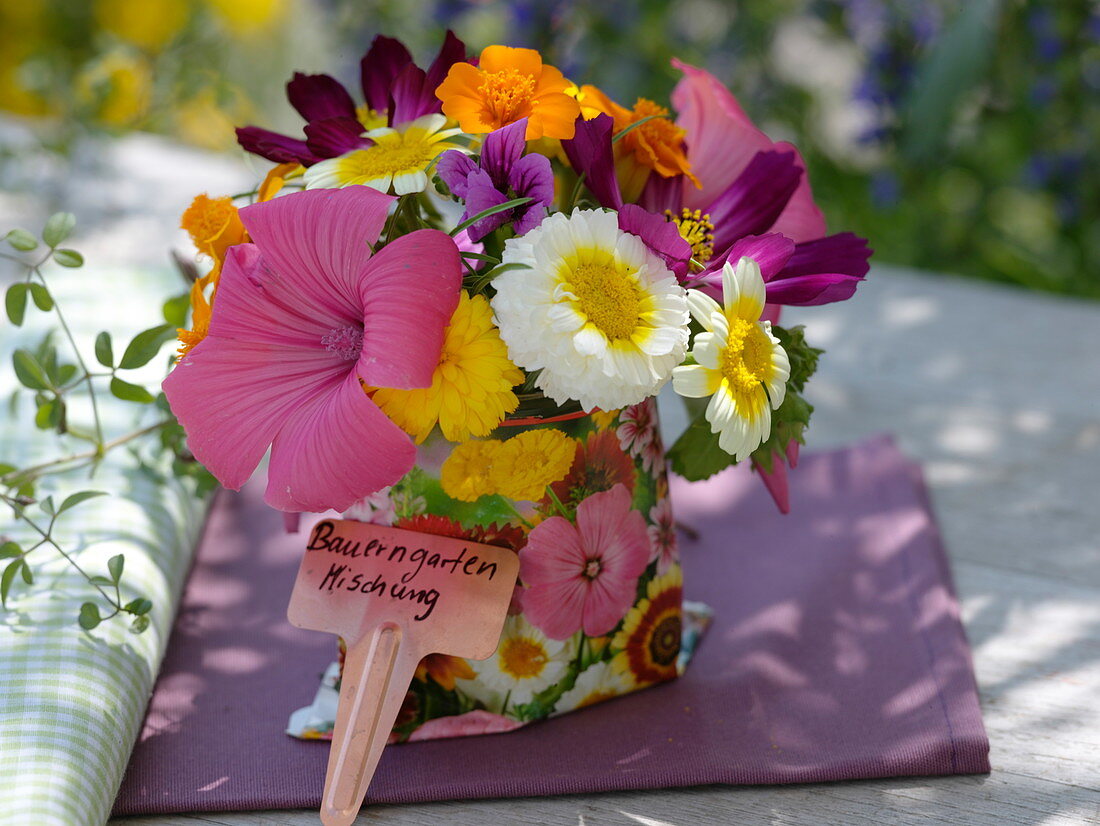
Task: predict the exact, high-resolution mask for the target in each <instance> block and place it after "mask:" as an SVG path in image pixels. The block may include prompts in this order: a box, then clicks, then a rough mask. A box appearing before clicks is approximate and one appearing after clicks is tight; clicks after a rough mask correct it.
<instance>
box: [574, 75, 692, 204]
mask: <svg viewBox="0 0 1100 826" xmlns="http://www.w3.org/2000/svg"><path fill="white" fill-rule="evenodd" d="M580 97H581V100H582V101H583V107H584V108H585V109H586V110H588V111H591V110H599V111H600V112H604V113H606V114H608V115H610V116H611V118H612V119H613V120H614V122H615V132H616V133H619V132H622V131H623V130H624V129H626V128H627V127H628V126H630V125H631V124H633V123H637V122H638V121H640V120H643V119H645V118H651V120H647V121H646V122H645V123H643V124H641V125H640V126H637V127H635V128H633V129H631V130H630V131H629V132H628V133H627V134H626V135H624V136H623V138H622V140H621V141H618V143H617V144H616V147H615V149H616V152H615V154H616V159H617V161H618V172H619V177H620V182H621V183H622V184H623V190H624V192H623V195H624V197H625V196H626V194H627V190H630V189H634V188H637V190H638V192H639V193H640V192H641V187H642V186H644V185H645V180H646V178H648V177H649V173H650V172H656V173H657V174H658V175H661V176H662V177H665V178H671V177H672V176H674V175H680V174H683V175H686V176H687V177H689V178H690V179H691V180H692V182H693V183H694V184H695V185H696V186H697V187H701V186H702V184H700V183H699V179H698V178H696V177H695V173H693V172H692V171H691V163H690V162H689V161H688V159H687V154H686V152H685V149H684V136H685V135H686V134H687V132H686V131H685V130H683V129H681V128H680V127H679V126H677V125H676V124H675V123H674V122H673V121H672V120H671V119H669V118H668V117H667V116H668V114H669V111H668V109H666V108H665V107H664V106H659V105H657V104H656V103H654V102H653V101H652V100H648V99H646V98H638V100H637V102H636V103H635V104H634V108H633V109H627V108H626V107H625V106H621V105H620V104H618V103H616V102H615V101H613V100H612V99H611V98H609V97H608V96H607V95H605V94H604V93H603V92H602V91H601V90H600V89H598V88H596V87H595V86H589V85H585V86H582V87H581V91H580ZM632 166H633V167H634V168H630V167H632ZM623 178H626V179H627V180H626V181H623V180H622V179H623ZM639 179H640V183H639ZM630 200H633V199H630Z"/></svg>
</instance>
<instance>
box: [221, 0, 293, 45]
mask: <svg viewBox="0 0 1100 826" xmlns="http://www.w3.org/2000/svg"><path fill="white" fill-rule="evenodd" d="M206 5H207V6H208V7H209V8H210V10H211V11H212V12H214V16H215V17H217V19H218V22H219V23H221V24H222V25H223V26H224V27H225V28H226V29H228V30H229V31H230V33H231V34H234V35H239V36H248V35H252V34H256V33H257V32H263V31H266V30H269V29H271V28H273V27H274V26H275V25H277V24H278V23H280V22H281V21H282V20H283V19H284V18H285V17H286V14H287V3H286V0H206Z"/></svg>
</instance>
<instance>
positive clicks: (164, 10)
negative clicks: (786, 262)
mask: <svg viewBox="0 0 1100 826" xmlns="http://www.w3.org/2000/svg"><path fill="white" fill-rule="evenodd" d="M447 27H450V28H453V29H454V30H455V31H456V32H457V33H458V35H459V36H460V37H462V38H463V39H464V40H465V41H466V43H467V45H468V46H469V47H470V49H471V51H475V52H476V51H477V50H479V49H480V48H481V47H482V46H484V45H487V44H489V43H506V44H510V45H517V46H530V47H534V48H537V49H539V50H540V51H542V53H543V55H544V58H545V59H546V61H547V62H549V63H552V64H554V65H557V66H558V67H559V68H561V69H562V70H563V71H564V72H565V73H566V74H567V75H568V76H570V77H571V78H572V79H574V80H575V81H577V82H578V83H584V82H591V83H596V84H597V85H599V86H601V87H602V88H603V89H604V90H605V91H607V92H608V93H609V94H611V95H612V96H614V97H616V98H617V99H619V100H620V101H622V102H624V103H627V104H630V103H632V102H633V100H634V99H635V98H636V97H639V96H642V97H650V98H653V99H656V100H658V101H661V102H667V98H668V94H669V92H670V90H671V89H672V87H673V85H674V84H675V82H676V80H677V72H676V71H675V70H673V69H672V67H671V66H670V65H669V59H670V58H671V57H673V56H677V57H680V58H681V59H683V60H686V61H687V62H689V63H694V64H696V65H701V66H705V67H706V68H708V69H710V70H711V71H712V72H714V73H715V74H716V75H717V76H718V77H719V78H720V79H722V80H723V81H724V82H726V83H727V84H728V85H729V86H730V87H731V88H732V89H733V91H734V92H735V94H736V95H737V96H738V97H739V98H740V100H741V102H742V104H743V106H744V108H745V109H746V111H747V112H748V113H749V114H750V116H751V117H753V118H754V119H755V120H756V122H757V123H758V124H759V125H761V126H762V127H763V128H764V129H765V131H767V132H768V133H769V134H770V135H771V136H772V137H773V138H775V139H786V140H791V141H793V142H794V143H796V144H797V145H798V146H799V147H800V148H801V150H802V151H803V154H804V155H805V156H806V159H807V162H808V165H809V169H810V176H811V181H812V183H813V186H814V191H815V194H816V197H817V200H818V203H819V204H820V205H821V206H822V208H823V209H824V210H825V213H826V215H827V216H828V219H829V225H830V227H831V228H833V229H836V230H841V229H850V230H853V231H855V232H858V233H860V234H862V235H865V236H867V237H868V238H870V239H871V243H872V245H873V246H874V247H875V249H876V251H877V258H878V260H880V261H889V262H893V263H900V264H910V265H913V266H916V267H921V268H924V269H928V270H935V271H942V272H953V273H961V274H966V275H970V276H975V277H979V278H985V279H990V280H995V281H1001V282H1009V283H1012V284H1016V285H1020V286H1023V287H1027V288H1032V289H1037V290H1046V291H1051V292H1058V293H1066V294H1072V295H1078V296H1086V297H1090V298H1100V271H1098V265H1100V174H1098V173H1097V169H1098V167H1100V141H1098V140H1097V138H1098V136H1100V2H1090V1H1089V0H1065V2H1058V1H1057V0H1048V2H1039V1H1038V0H1015V1H1014V2H1010V0H968V2H966V3H958V2H945V1H944V0H905V1H904V2H903V1H902V0H745V1H744V2H720V1H719V0H679V2H676V3H669V2H663V1H661V0H643V1H642V2H621V0H601V2H599V3H591V2H588V3H575V2H548V1H547V0H526V1H525V2H515V1H513V2H489V1H485V2H463V3H459V2H433V1H432V0H380V1H379V2H369V0H368V1H365V0H88V2H76V3H74V2H71V0H37V1H35V0H0V110H3V111H4V112H6V114H5V115H3V116H0V176H2V180H3V186H4V187H5V188H13V187H19V186H29V187H34V186H38V185H39V183H40V182H39V181H36V180H35V179H34V176H33V175H30V174H28V172H27V169H28V168H35V167H33V166H32V167H28V166H27V164H26V157H27V156H28V155H33V156H35V157H39V158H40V157H41V156H42V155H43V153H45V154H47V155H49V156H50V157H51V158H52V159H53V160H54V161H55V162H54V163H53V164H52V165H51V166H49V169H51V170H57V169H61V170H64V169H65V168H66V164H68V165H69V168H70V169H71V165H72V164H74V163H82V162H85V161H84V159H86V158H88V157H94V156H95V152H94V147H95V146H99V145H102V142H103V141H109V140H113V139H115V138H117V137H118V136H120V135H122V134H124V133H126V132H129V131H133V130H140V131H153V132H159V133H163V134H166V135H169V136H172V137H173V138H175V139H178V140H180V141H183V142H186V143H190V144H194V145H197V146H201V147H205V148H209V149H214V150H223V151H227V152H233V151H236V150H234V145H233V138H232V126H233V125H234V124H242V123H257V124H259V125H263V126H267V127H271V128H281V129H292V130H297V129H298V128H299V126H300V121H298V120H297V118H296V116H294V113H293V112H292V111H291V110H290V107H289V105H288V104H287V103H286V102H285V97H284V95H283V81H284V80H285V79H286V78H288V77H289V75H290V73H291V71H293V70H294V69H296V68H297V69H302V70H306V71H327V72H330V73H332V74H335V75H337V76H338V77H340V78H341V79H343V80H345V81H352V80H353V79H354V78H355V77H356V76H357V71H356V64H357V61H358V58H359V56H360V55H361V54H362V52H363V51H364V49H365V48H366V46H367V44H368V43H369V41H370V38H371V37H372V36H373V35H375V34H377V33H380V32H381V33H386V34H390V35H393V36H396V37H399V38H401V39H403V40H405V41H406V43H408V44H409V46H410V47H411V48H412V50H413V52H414V53H415V54H416V55H417V56H419V57H421V58H426V57H428V56H429V55H431V54H432V53H434V51H435V49H436V48H437V47H438V43H439V38H440V36H441V33H442V31H443V30H444V29H445V28H447ZM27 135H31V136H33V139H32V140H30V141H28V139H27ZM89 146H90V147H93V151H89V150H88V147H89ZM55 174H56V173H55Z"/></svg>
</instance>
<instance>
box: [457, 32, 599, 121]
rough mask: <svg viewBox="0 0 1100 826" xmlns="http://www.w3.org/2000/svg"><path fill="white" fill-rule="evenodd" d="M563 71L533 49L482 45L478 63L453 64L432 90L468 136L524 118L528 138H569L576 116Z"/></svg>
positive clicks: (575, 106) (568, 85)
mask: <svg viewBox="0 0 1100 826" xmlns="http://www.w3.org/2000/svg"><path fill="white" fill-rule="evenodd" d="M571 85H572V84H570V82H569V81H568V80H566V79H565V77H564V76H562V73H561V72H560V71H558V70H557V69H555V68H554V67H553V66H547V65H545V64H544V63H543V62H542V56H541V55H540V54H539V53H538V52H536V51H535V50H534V49H513V48H511V47H509V46H486V47H485V48H484V49H483V50H482V52H481V57H480V58H479V60H478V65H477V66H473V65H471V64H469V63H456V64H454V65H453V66H452V67H451V69H450V71H449V72H448V73H447V77H446V78H445V79H444V80H443V82H442V83H441V84H439V88H437V89H436V90H435V96H436V97H437V98H439V99H440V100H441V101H442V102H443V114H445V115H446V116H447V117H449V118H452V119H454V120H456V121H458V124H459V126H461V127H462V131H463V132H468V133H470V134H472V135H475V134H481V133H484V132H492V131H494V130H497V129H500V128H501V127H502V126H507V125H508V124H509V123H515V122H516V121H517V120H520V119H522V118H527V133H526V137H527V140H534V139H536V138H542V137H547V138H563V139H564V138H572V137H573V130H574V122H575V121H576V119H577V115H579V114H580V106H579V105H578V103H577V101H576V99H575V98H572V97H570V96H569V95H568V94H566V90H567V89H568V88H569V87H570V86H571Z"/></svg>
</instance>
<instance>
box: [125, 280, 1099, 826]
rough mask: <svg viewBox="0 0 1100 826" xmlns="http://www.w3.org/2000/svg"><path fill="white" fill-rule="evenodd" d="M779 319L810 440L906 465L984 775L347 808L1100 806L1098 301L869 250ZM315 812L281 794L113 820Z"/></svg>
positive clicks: (489, 816) (674, 818)
mask: <svg viewBox="0 0 1100 826" xmlns="http://www.w3.org/2000/svg"><path fill="white" fill-rule="evenodd" d="M786 320H787V321H788V322H792V321H795V320H797V321H799V322H805V323H806V325H807V327H808V331H809V338H810V340H811V341H812V342H814V343H817V344H819V345H821V346H824V347H826V348H827V350H828V353H827V356H826V357H825V358H824V359H823V361H822V367H821V371H820V373H819V375H818V377H817V379H816V380H815V381H814V383H813V384H812V389H811V391H810V398H811V400H812V401H813V403H814V404H815V405H816V406H817V414H816V416H815V418H814V424H813V427H812V428H811V431H810V434H809V438H810V444H811V448H812V447H828V446H833V445H843V444H846V443H850V442H853V441H856V440H859V439H862V438H864V437H866V436H869V435H871V434H874V433H878V432H881V431H890V432H892V433H894V434H896V436H897V438H898V440H899V442H900V444H901V445H902V447H903V449H904V450H906V451H907V452H908V453H909V454H910V455H911V456H914V457H917V458H919V459H920V460H921V461H922V462H923V463H924V466H925V469H926V473H927V478H928V480H929V483H930V485H931V486H932V492H933V500H934V504H935V507H936V509H937V512H938V515H939V517H940V520H941V522H942V525H943V529H944V533H945V535H946V540H947V545H948V549H949V551H950V554H951V560H952V565H953V569H954V573H955V579H956V583H957V585H958V590H959V593H960V597H961V599H962V604H963V615H964V619H965V623H966V630H967V633H968V634H969V636H970V641H971V644H972V645H973V647H974V658H975V663H976V667H977V673H978V684H979V687H980V690H981V699H982V708H983V711H984V714H985V722H986V726H987V728H988V731H989V738H990V742H991V747H992V751H991V760H992V763H993V772H992V773H991V774H990V775H989V776H988V777H946V778H945V777H939V778H928V779H923V778H915V779H914V778H906V779H895V780H872V781H862V782H847V783H826V784H808V785H799V786H787V787H776V786H772V787H723V786H708V787H699V788H692V789H677V790H656V791H650V792H631V793H616V794H596V795H579V796H567V797H554V798H525V799H516V800H491V801H475V802H453V803H435V804H422V805H406V806H379V807H375V808H373V809H371V810H369V811H368V812H365V813H364V814H362V815H361V816H360V819H359V821H358V822H359V823H372V824H378V826H413V825H414V824H416V826H421V825H422V824H438V823H449V824H470V826H480V824H573V825H574V826H589V825H591V826H595V824H601V826H602V824H609V825H610V826H620V824H621V825H622V826H627V824H629V825H630V826H637V824H641V826H665V825H666V824H668V825H669V826H673V825H674V826H689V824H690V825H691V826H696V825H697V824H734V823H736V824H740V826H750V825H751V824H831V823H836V824H846V826H854V825H855V824H871V823H876V824H878V823H886V824H938V823H943V824H963V823H965V824H1002V825H1003V826H1008V824H1021V826H1023V824H1044V826H1053V824H1071V823H1100V305H1089V304H1084V303H1080V302H1070V301H1063V300H1059V299H1053V298H1048V297H1043V296H1038V295H1035V294H1030V293H1023V292H1016V291H1013V290H1009V289H1004V288H1000V287H995V286H986V285H984V284H980V283H976V282H970V281H962V280H956V279H952V278H948V277H942V276H932V275H917V274H912V273H907V272H904V271H901V270H897V269H894V268H889V267H885V266H882V267H879V268H877V269H876V270H875V271H874V272H873V273H872V275H871V277H870V279H869V280H868V282H867V283H866V284H865V285H864V286H863V287H862V288H861V289H860V292H859V295H858V296H857V298H856V299H854V300H853V301H850V302H848V303H847V304H843V305H834V306H832V307H825V308H815V309H811V310H803V311H796V312H790V313H789V316H788V318H787V319H786ZM665 408H666V409H667V410H668V411H669V417H670V418H671V415H672V414H674V412H675V410H676V408H675V407H673V406H672V404H669V405H665ZM795 507H796V508H797V503H796V505H795ZM791 518H795V519H797V518H798V516H797V511H796V512H795V514H794V515H793V516H792V517H791ZM317 822H318V820H317V816H316V814H315V813H314V812H312V811H284V812H242V813H233V814H223V813H219V814H188V815H172V816H165V817H140V818H126V819H117V820H115V821H112V826H200V824H225V826H261V824H262V825H263V826H276V824H277V825H278V826H306V824H314V823H317Z"/></svg>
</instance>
